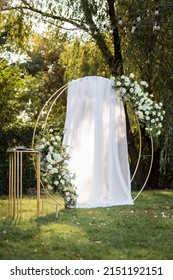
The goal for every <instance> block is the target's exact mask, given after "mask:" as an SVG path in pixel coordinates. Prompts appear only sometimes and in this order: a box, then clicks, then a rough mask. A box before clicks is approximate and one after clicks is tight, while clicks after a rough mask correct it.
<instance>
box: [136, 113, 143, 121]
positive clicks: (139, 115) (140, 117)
mask: <svg viewBox="0 0 173 280" xmlns="http://www.w3.org/2000/svg"><path fill="white" fill-rule="evenodd" d="M136 114H137V115H138V118H139V119H140V120H142V119H143V118H144V114H143V112H141V111H137V112H136Z"/></svg>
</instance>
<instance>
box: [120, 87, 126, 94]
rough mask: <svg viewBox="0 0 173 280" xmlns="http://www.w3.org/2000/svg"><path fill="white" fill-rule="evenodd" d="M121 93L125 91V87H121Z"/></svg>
mask: <svg viewBox="0 0 173 280" xmlns="http://www.w3.org/2000/svg"><path fill="white" fill-rule="evenodd" d="M121 92H122V95H124V94H125V93H126V89H125V88H124V87H122V88H121Z"/></svg>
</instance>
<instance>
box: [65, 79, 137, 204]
mask: <svg viewBox="0 0 173 280" xmlns="http://www.w3.org/2000/svg"><path fill="white" fill-rule="evenodd" d="M117 97H118V96H117V91H115V90H114V89H113V82H112V81H111V80H110V79H107V78H103V77H98V76H90V77H85V78H81V79H77V80H74V81H72V82H70V83H69V85H68V96H67V112H66V121H65V134H64V139H63V145H64V146H67V147H68V153H69V155H70V162H69V169H70V171H71V172H72V173H75V174H76V179H75V185H76V187H77V192H78V199H77V207H79V208H92V207H108V206H114V205H127V204H133V200H132V197H131V183H130V170H129V162H128V149H127V139H126V122H125V113H124V107H123V104H122V102H121V101H120V100H119V99H118V98H117Z"/></svg>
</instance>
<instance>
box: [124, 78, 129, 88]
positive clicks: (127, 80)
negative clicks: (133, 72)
mask: <svg viewBox="0 0 173 280" xmlns="http://www.w3.org/2000/svg"><path fill="white" fill-rule="evenodd" d="M125 82H126V83H127V86H128V85H129V84H130V79H129V77H125ZM126 83H125V84H126Z"/></svg>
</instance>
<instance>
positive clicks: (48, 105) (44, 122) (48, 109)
mask: <svg viewBox="0 0 173 280" xmlns="http://www.w3.org/2000/svg"><path fill="white" fill-rule="evenodd" d="M67 89H68V84H65V85H64V86H62V87H61V88H59V89H58V90H57V91H55V92H54V93H53V94H52V95H51V96H50V98H49V99H48V100H47V101H46V103H45V104H44V106H43V107H42V109H41V111H40V113H39V115H38V117H37V120H36V123H35V126H34V131H33V136H32V148H34V147H35V144H36V136H37V130H38V126H39V124H40V122H42V129H43V132H44V129H45V128H46V126H47V124H48V118H49V115H50V113H51V111H52V108H53V106H54V105H55V103H56V102H57V100H58V99H59V98H60V96H62V95H63V94H64V93H65V92H67ZM44 112H46V114H44ZM134 115H135V120H136V123H137V127H138V135H139V143H138V145H139V149H138V159H137V163H136V167H135V170H134V171H133V174H132V176H131V182H132V181H133V180H134V178H135V176H136V173H137V171H138V168H139V164H140V161H141V158H142V156H147V157H149V158H150V161H149V167H148V172H147V174H146V177H145V180H144V182H143V184H142V186H141V187H140V190H139V191H138V192H137V194H136V196H135V197H134V198H133V200H134V201H135V200H136V199H137V198H138V197H139V196H140V194H141V193H142V191H143V190H144V188H145V186H146V184H147V181H148V179H149V176H150V173H151V169H152V164H153V154H154V146H153V138H152V137H150V143H151V145H150V151H151V153H150V154H149V155H148V154H147V155H142V152H141V151H142V137H141V129H140V123H139V119H138V117H137V115H136V114H134ZM41 183H42V182H41ZM42 185H43V183H42ZM50 197H51V198H52V199H53V200H55V199H54V198H53V197H52V196H51V195H50ZM55 202H56V203H57V201H55Z"/></svg>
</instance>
